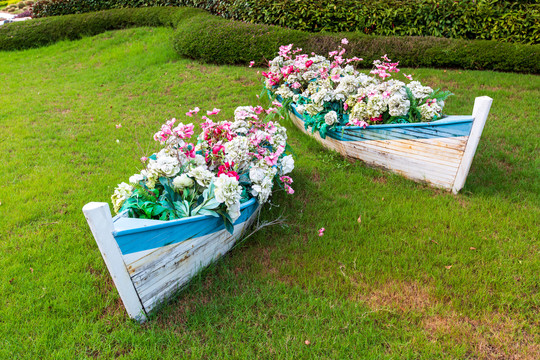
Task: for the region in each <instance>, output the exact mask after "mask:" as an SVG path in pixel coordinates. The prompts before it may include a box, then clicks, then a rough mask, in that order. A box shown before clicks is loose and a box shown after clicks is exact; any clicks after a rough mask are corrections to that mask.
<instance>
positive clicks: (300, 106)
mask: <svg viewBox="0 0 540 360" xmlns="http://www.w3.org/2000/svg"><path fill="white" fill-rule="evenodd" d="M304 111H306V107H305V106H304V105H296V112H298V113H299V114H300V115H302V114H303V113H304Z"/></svg>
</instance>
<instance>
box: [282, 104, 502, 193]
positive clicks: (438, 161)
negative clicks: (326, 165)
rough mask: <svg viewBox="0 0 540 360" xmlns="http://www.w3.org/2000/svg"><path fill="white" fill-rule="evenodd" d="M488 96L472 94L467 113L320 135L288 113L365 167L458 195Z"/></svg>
mask: <svg viewBox="0 0 540 360" xmlns="http://www.w3.org/2000/svg"><path fill="white" fill-rule="evenodd" d="M492 101H493V99H491V98H490V97H487V96H482V97H477V98H476V99H475V102H474V109H473V112H472V115H470V116H448V117H445V118H443V119H441V120H438V121H434V122H424V123H410V124H388V125H370V126H368V127H366V128H365V129H364V128H362V127H360V126H347V127H344V130H343V131H342V130H329V131H328V132H327V134H326V138H325V139H322V138H321V137H320V136H319V133H318V132H315V133H312V132H311V129H306V128H305V126H304V120H303V118H302V115H300V114H299V113H298V112H297V111H296V110H295V107H294V104H293V105H292V111H290V117H291V120H292V121H293V123H294V124H295V125H296V126H297V127H298V128H300V129H301V130H302V131H303V132H305V133H306V134H309V135H311V136H313V137H314V138H315V139H317V140H318V141H319V142H320V143H321V144H322V145H324V146H325V147H327V148H329V149H332V150H336V151H338V152H339V153H341V154H342V155H344V156H346V157H349V158H354V159H359V160H362V161H363V162H365V163H366V164H368V165H371V166H376V167H382V168H384V169H387V170H390V171H392V172H394V173H397V174H400V175H403V176H404V177H406V178H409V179H412V180H415V181H420V182H426V183H428V184H430V185H432V186H435V187H440V188H444V189H447V190H451V191H452V192H453V193H454V194H457V193H458V191H459V190H461V189H462V188H463V185H465V180H466V179H467V175H468V173H469V169H470V167H471V163H472V160H473V157H474V154H475V152H476V148H477V146H478V142H479V141H480V136H481V135H482V131H483V129H484V124H485V123H486V119H487V117H488V114H489V110H490V108H491V103H492Z"/></svg>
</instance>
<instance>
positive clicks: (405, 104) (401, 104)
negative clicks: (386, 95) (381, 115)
mask: <svg viewBox="0 0 540 360" xmlns="http://www.w3.org/2000/svg"><path fill="white" fill-rule="evenodd" d="M410 106H411V102H410V101H409V100H408V99H407V98H405V97H403V96H402V95H400V94H399V93H398V94H395V95H394V96H392V97H391V98H390V99H389V100H388V110H389V113H390V115H391V116H404V115H407V113H408V112H409V108H410Z"/></svg>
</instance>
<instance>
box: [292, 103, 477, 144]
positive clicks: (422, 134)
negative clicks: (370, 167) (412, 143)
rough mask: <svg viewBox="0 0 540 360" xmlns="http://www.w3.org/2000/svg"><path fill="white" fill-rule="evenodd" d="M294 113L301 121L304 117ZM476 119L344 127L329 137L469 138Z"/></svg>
mask: <svg viewBox="0 0 540 360" xmlns="http://www.w3.org/2000/svg"><path fill="white" fill-rule="evenodd" d="M291 107H292V112H293V113H294V115H296V116H297V117H298V118H299V119H300V120H302V121H304V118H303V116H302V115H300V114H299V113H298V112H297V111H296V107H295V106H294V105H292V106H291ZM473 122H474V118H473V117H472V116H448V117H446V118H443V119H441V120H437V121H432V122H423V123H408V124H383V125H369V126H368V127H366V128H365V129H364V128H363V127H361V126H343V127H342V128H341V129H343V130H341V129H340V130H334V129H332V130H328V132H327V133H326V136H327V137H330V138H332V139H336V140H340V141H373V140H416V139H435V138H451V137H461V136H469V134H470V133H471V129H472V124H473Z"/></svg>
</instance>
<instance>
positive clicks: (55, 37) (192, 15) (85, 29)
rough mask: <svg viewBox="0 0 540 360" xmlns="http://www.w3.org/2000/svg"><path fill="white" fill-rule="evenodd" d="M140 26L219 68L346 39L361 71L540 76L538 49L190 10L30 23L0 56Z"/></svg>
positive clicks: (9, 37) (0, 45)
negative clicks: (162, 31)
mask: <svg viewBox="0 0 540 360" xmlns="http://www.w3.org/2000/svg"><path fill="white" fill-rule="evenodd" d="M136 26H173V27H176V30H175V33H174V36H173V40H172V41H173V45H174V48H175V49H176V51H177V52H178V53H179V54H180V55H183V56H186V57H190V58H193V59H198V60H203V61H206V62H212V63H217V64H244V65H245V64H248V63H249V61H251V60H254V61H256V62H257V63H258V64H259V65H266V63H267V61H268V60H270V59H272V58H273V57H274V56H275V55H276V53H277V49H278V47H279V46H280V45H283V44H290V43H294V44H295V45H296V46H299V47H302V48H303V49H304V51H305V52H308V53H310V52H316V53H319V54H327V53H328V52H329V51H331V50H334V49H335V48H336V45H337V44H338V43H339V40H340V39H341V38H343V37H347V38H348V39H349V45H348V49H349V52H348V54H349V56H358V57H361V58H364V60H365V61H364V62H361V63H360V66H366V67H371V62H372V61H373V60H374V59H377V58H379V57H380V56H381V55H383V54H388V56H390V57H391V58H393V59H396V60H399V61H400V64H401V65H402V66H408V67H420V66H423V67H443V68H462V69H478V70H481V69H482V70H499V71H515V72H529V73H536V74H538V73H540V45H524V44H511V43H501V42H495V41H487V40H457V39H446V38H437V37H421V36H405V37H397V36H392V37H384V36H373V35H365V34H363V33H361V32H351V33H326V32H321V33H309V32H305V31H299V30H292V29H286V28H281V27H278V26H269V25H256V24H248V23H243V22H238V21H232V20H226V19H223V18H221V17H217V16H213V15H210V14H208V13H207V12H205V11H202V10H199V9H193V8H170V7H156V8H141V9H114V10H108V11H101V12H96V13H88V14H75V15H66V16H54V17H47V18H40V19H33V20H28V21H24V22H18V23H11V24H6V25H3V26H1V27H0V50H18V49H26V48H31V47H38V46H43V45H47V44H50V43H53V42H56V41H59V40H65V39H69V40H73V39H79V38H81V37H82V36H92V35H96V34H99V33H101V32H104V31H108V30H116V29H124V28H129V27H136Z"/></svg>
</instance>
